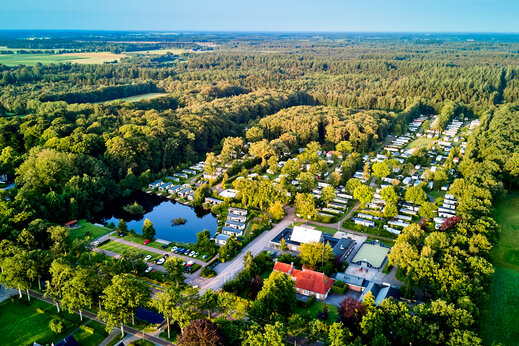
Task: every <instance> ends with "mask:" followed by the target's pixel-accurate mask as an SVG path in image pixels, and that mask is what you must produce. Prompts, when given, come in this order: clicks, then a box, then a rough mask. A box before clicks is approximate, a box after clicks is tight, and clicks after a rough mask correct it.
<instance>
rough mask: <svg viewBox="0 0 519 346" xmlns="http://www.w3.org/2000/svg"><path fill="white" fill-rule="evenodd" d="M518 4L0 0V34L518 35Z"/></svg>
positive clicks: (481, 0)
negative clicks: (12, 31)
mask: <svg viewBox="0 0 519 346" xmlns="http://www.w3.org/2000/svg"><path fill="white" fill-rule="evenodd" d="M518 14H519V0H183V1H178V0H0V29H31V30H32V29H41V30H47V29H52V30H54V29H56V30H136V31H144V30H151V31H155V30H156V31H159V30H160V31H303V32H305V31H306V32H314V31H325V32H337V31H338V32H503V33H504V32H513V33H519V20H518V19H517V15H518Z"/></svg>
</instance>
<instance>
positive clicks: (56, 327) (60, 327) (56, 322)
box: [49, 316, 65, 334]
mask: <svg viewBox="0 0 519 346" xmlns="http://www.w3.org/2000/svg"><path fill="white" fill-rule="evenodd" d="M49 328H50V330H51V331H52V332H53V333H54V334H61V333H63V331H64V330H65V321H64V320H63V319H62V318H61V317H59V316H54V317H53V318H52V320H50V322H49Z"/></svg>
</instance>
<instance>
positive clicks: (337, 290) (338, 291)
mask: <svg viewBox="0 0 519 346" xmlns="http://www.w3.org/2000/svg"><path fill="white" fill-rule="evenodd" d="M346 290H347V287H339V286H332V292H333V293H335V294H340V295H343V294H344V293H346Z"/></svg>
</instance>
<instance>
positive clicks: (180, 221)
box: [171, 217, 187, 226]
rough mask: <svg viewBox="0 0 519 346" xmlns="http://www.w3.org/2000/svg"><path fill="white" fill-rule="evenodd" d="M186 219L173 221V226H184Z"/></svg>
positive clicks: (179, 218) (181, 218)
mask: <svg viewBox="0 0 519 346" xmlns="http://www.w3.org/2000/svg"><path fill="white" fill-rule="evenodd" d="M186 221H187V220H186V219H184V218H183V217H176V218H174V219H173V221H171V224H172V225H173V226H177V225H183V224H185V223H186Z"/></svg>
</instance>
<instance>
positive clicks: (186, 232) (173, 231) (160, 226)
mask: <svg viewBox="0 0 519 346" xmlns="http://www.w3.org/2000/svg"><path fill="white" fill-rule="evenodd" d="M134 202H137V203H139V204H140V205H141V206H143V207H144V210H145V213H144V215H142V216H140V215H139V216H136V215H131V214H129V213H127V212H125V211H124V210H123V206H125V205H128V204H132V203H134ZM177 217H181V218H184V219H186V223H185V224H183V225H177V226H173V225H172V220H173V219H174V218H177ZM95 219H96V221H98V222H106V223H110V222H113V223H114V224H115V225H116V226H117V224H118V223H119V219H123V220H125V221H126V222H127V223H128V229H134V230H135V231H136V232H137V233H141V231H142V225H143V224H144V220H145V219H150V221H151V222H152V223H153V226H154V227H155V231H156V232H157V234H156V236H155V237H156V238H157V239H164V240H167V241H176V242H183V243H195V242H196V234H197V233H200V232H201V231H203V230H204V229H206V230H208V231H209V232H211V236H213V235H214V233H215V232H216V228H217V227H218V221H217V219H216V216H215V215H214V214H212V213H211V212H210V211H209V210H205V209H203V208H201V207H200V208H198V207H195V208H193V207H190V206H187V205H183V204H181V203H177V202H176V201H171V200H169V199H166V198H163V197H160V196H157V195H153V194H147V193H145V192H142V191H137V192H134V193H132V194H131V195H130V196H128V197H123V198H119V199H117V200H115V201H111V202H110V203H108V204H107V205H106V207H105V209H104V211H103V212H102V213H100V214H99V215H96V217H95Z"/></svg>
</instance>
